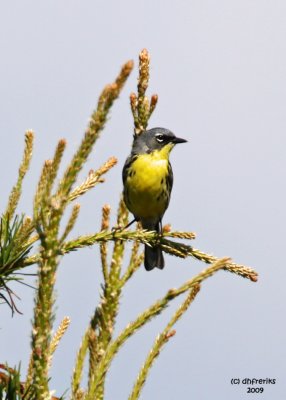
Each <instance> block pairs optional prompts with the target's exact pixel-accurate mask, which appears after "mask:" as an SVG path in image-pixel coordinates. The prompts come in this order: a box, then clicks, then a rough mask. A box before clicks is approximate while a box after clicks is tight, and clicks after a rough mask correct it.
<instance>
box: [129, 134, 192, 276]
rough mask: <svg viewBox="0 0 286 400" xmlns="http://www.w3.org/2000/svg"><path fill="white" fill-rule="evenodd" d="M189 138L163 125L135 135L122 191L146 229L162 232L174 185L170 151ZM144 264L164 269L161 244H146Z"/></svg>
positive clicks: (147, 266)
mask: <svg viewBox="0 0 286 400" xmlns="http://www.w3.org/2000/svg"><path fill="white" fill-rule="evenodd" d="M186 141H187V140H185V139H181V138H178V137H176V136H175V135H174V134H173V133H172V132H171V131H169V130H168V129H164V128H153V129H150V130H146V131H143V132H142V133H141V134H140V135H136V136H135V137H134V141H133V145H132V150H131V154H130V156H129V157H128V158H127V160H126V162H125V164H124V167H123V171H122V175H123V184H124V191H123V193H124V200H125V203H126V206H127V208H128V209H129V211H131V212H132V214H133V215H134V218H135V221H140V222H141V224H142V227H143V229H148V230H150V231H157V232H158V233H161V232H162V217H163V215H164V213H165V211H166V209H167V208H168V205H169V201H170V196H171V191H172V186H173V171H172V167H171V164H170V162H169V155H170V151H171V150H172V149H173V147H174V146H175V145H176V144H177V143H185V142H186ZM144 265H145V268H146V270H147V271H150V270H152V269H153V268H155V267H157V268H160V269H163V268H164V258H163V253H162V250H161V248H160V247H159V245H154V246H153V247H150V246H148V245H145V261H144Z"/></svg>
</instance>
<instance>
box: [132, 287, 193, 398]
mask: <svg viewBox="0 0 286 400" xmlns="http://www.w3.org/2000/svg"><path fill="white" fill-rule="evenodd" d="M199 290H200V285H199V284H197V285H194V286H193V288H192V289H191V290H190V291H189V294H188V296H187V298H186V299H185V300H184V302H183V303H182V304H181V305H180V307H179V308H178V309H177V310H176V312H175V314H174V315H173V316H172V318H171V320H170V322H169V323H168V325H167V326H166V328H165V329H164V330H163V332H162V333H161V334H160V335H158V336H157V338H156V340H155V343H154V344H153V347H152V349H151V351H150V353H149V354H148V356H147V358H146V360H145V362H144V364H143V366H142V368H141V370H140V372H139V375H138V377H137V379H136V382H135V384H134V386H133V389H132V393H131V394H130V396H129V398H128V399H129V400H137V399H139V396H140V394H141V391H142V388H143V386H144V384H145V382H146V379H147V376H148V374H149V372H150V369H151V368H152V366H153V364H154V361H155V360H156V358H157V357H158V356H159V355H160V352H161V350H162V348H163V346H164V345H165V344H166V343H167V342H168V341H169V340H170V338H171V337H173V336H174V335H175V334H176V331H175V330H172V328H173V326H174V325H175V323H176V322H177V321H178V320H179V319H180V318H181V317H182V315H183V314H184V313H185V312H186V311H187V310H188V308H189V306H190V305H191V303H192V302H193V300H194V299H195V297H196V295H197V294H198V292H199Z"/></svg>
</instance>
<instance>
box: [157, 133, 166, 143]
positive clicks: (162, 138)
mask: <svg viewBox="0 0 286 400" xmlns="http://www.w3.org/2000/svg"><path fill="white" fill-rule="evenodd" d="M156 140H157V142H158V143H162V142H163V141H164V135H162V134H161V133H158V134H157V135H156Z"/></svg>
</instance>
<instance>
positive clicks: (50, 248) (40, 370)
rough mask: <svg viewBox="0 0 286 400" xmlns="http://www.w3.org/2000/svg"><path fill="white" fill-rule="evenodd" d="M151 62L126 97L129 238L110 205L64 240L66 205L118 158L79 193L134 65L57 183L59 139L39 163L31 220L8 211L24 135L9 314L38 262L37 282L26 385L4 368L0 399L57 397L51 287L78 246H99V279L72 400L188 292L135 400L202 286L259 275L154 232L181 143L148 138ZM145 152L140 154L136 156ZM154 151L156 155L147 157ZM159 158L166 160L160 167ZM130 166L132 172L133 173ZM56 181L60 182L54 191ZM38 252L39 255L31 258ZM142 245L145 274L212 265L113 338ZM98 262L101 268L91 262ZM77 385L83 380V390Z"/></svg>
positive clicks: (2, 274)
mask: <svg viewBox="0 0 286 400" xmlns="http://www.w3.org/2000/svg"><path fill="white" fill-rule="evenodd" d="M149 62H150V57H149V54H148V52H147V51H146V50H143V51H142V52H141V53H140V57H139V78H138V86H137V88H138V90H137V94H135V93H133V94H131V96H130V102H131V110H132V114H133V117H134V127H135V128H134V142H135V144H134V146H135V149H136V152H134V155H136V156H137V153H138V154H139V157H135V158H134V159H132V160H131V161H132V162H131V164H130V165H129V166H128V165H127V167H126V168H127V169H125V174H126V176H127V178H126V179H127V180H128V179H129V175H131V177H130V180H129V181H128V182H127V180H125V188H124V197H121V199H120V201H119V207H118V212H117V222H116V223H117V226H120V227H126V225H127V224H128V220H129V211H128V209H127V207H128V208H129V209H130V211H132V213H133V214H134V215H135V218H136V219H137V220H139V221H141V224H140V223H138V224H137V225H136V228H135V229H134V230H130V229H116V230H113V229H112V228H111V223H110V219H111V208H110V206H109V205H104V206H103V208H102V221H101V228H100V230H99V231H98V232H95V233H93V234H90V235H81V236H79V237H76V238H74V239H70V234H71V232H72V230H73V227H74V225H75V223H76V221H77V218H78V215H79V212H80V206H79V204H74V203H73V202H74V201H75V200H78V199H79V198H80V196H82V195H84V194H85V193H86V192H87V191H89V190H90V189H92V188H93V187H95V186H96V185H98V184H99V183H102V182H103V175H104V174H106V173H107V172H108V171H109V170H110V168H112V167H113V166H114V165H115V164H116V159H115V157H111V158H109V159H108V160H107V162H106V163H105V164H104V165H103V166H101V167H100V168H98V169H97V170H95V171H91V172H90V173H89V174H88V176H87V178H86V179H85V180H84V181H83V182H82V183H80V184H77V186H76V182H77V180H78V175H79V172H80V171H81V170H82V169H83V168H84V166H85V164H86V161H87V158H88V156H89V155H90V154H91V151H92V149H93V147H94V145H95V143H96V141H97V139H98V138H99V134H100V132H101V131H102V129H103V127H104V125H105V123H106V121H107V117H108V113H109V110H110V108H111V106H112V104H113V102H114V101H115V99H116V98H117V97H118V96H119V93H120V92H121V89H122V88H123V86H124V83H125V81H126V79H127V78H128V76H129V74H130V72H131V70H132V67H133V63H132V62H131V61H129V62H127V63H126V64H125V65H124V66H123V68H122V69H121V71H120V73H119V75H118V77H117V78H116V80H115V81H114V83H112V84H111V85H107V86H106V87H105V88H104V90H103V92H102V93H101V95H100V97H99V100H98V105H97V108H96V110H95V112H94V113H93V114H92V116H91V120H90V123H89V125H88V128H87V130H86V131H85V133H84V136H83V139H82V142H81V144H80V146H79V148H78V149H77V151H76V153H75V155H74V156H73V157H72V159H71V161H70V163H69V165H68V166H67V168H66V170H65V172H64V174H63V176H62V177H59V176H58V175H59V166H60V163H61V160H62V156H63V153H64V151H65V147H66V141H65V140H60V141H59V143H58V145H57V147H56V150H55V153H54V155H53V157H52V158H51V159H50V160H47V161H46V162H45V163H44V165H43V168H42V171H41V174H40V179H39V182H38V185H37V187H36V191H35V195H34V204H33V217H25V216H23V217H21V218H20V217H15V212H16V208H17V205H18V201H19V198H20V195H21V190H22V181H23V178H24V176H25V174H26V172H27V170H28V167H29V163H30V159H31V155H32V148H33V137H34V135H33V133H32V132H31V131H29V132H27V134H26V146H25V151H24V158H23V161H22V164H21V166H20V169H19V176H18V180H17V182H16V184H15V186H14V187H13V189H12V192H11V195H10V197H9V201H8V205H7V208H6V211H5V212H4V213H3V215H2V219H1V230H0V239H1V248H0V251H1V258H0V295H1V298H2V300H4V301H6V302H7V303H8V304H10V306H11V308H12V310H15V298H14V297H13V293H14V292H12V291H11V289H10V287H9V285H10V283H11V281H12V280H15V279H16V280H19V274H25V273H27V272H26V271H28V267H29V266H30V265H32V264H37V266H38V271H37V276H38V282H37V290H36V291H35V307H34V316H33V321H32V334H31V336H32V340H31V357H30V362H29V367H28V371H27V373H26V377H24V378H23V379H20V373H18V371H17V370H12V369H9V368H8V367H7V366H4V367H3V366H2V367H1V368H2V371H1V372H0V400H4V399H5V398H7V397H5V396H6V395H7V396H11V397H10V398H13V399H14V398H15V399H25V400H29V399H30V400H31V399H33V400H35V399H37V400H46V399H58V398H59V397H55V396H54V395H52V394H51V392H50V385H51V383H52V382H53V381H52V378H51V377H50V367H51V364H52V357H53V353H54V352H55V350H56V348H57V346H58V344H59V342H60V340H61V338H62V336H63V335H64V333H65V331H66V329H67V328H68V326H69V322H70V321H69V318H64V320H63V321H62V323H61V324H60V326H59V328H58V329H57V330H56V333H55V334H52V332H53V329H54V326H53V322H54V318H55V307H54V305H55V302H56V298H55V294H54V287H55V282H56V278H57V269H58V267H59V263H60V260H61V258H62V257H63V256H65V254H67V253H71V252H73V251H77V250H79V249H80V248H83V247H88V246H93V245H98V246H99V248H100V260H101V273H102V282H101V285H99V287H98V290H100V301H99V304H97V305H96V306H95V310H94V313H93V316H92V318H91V320H90V322H89V324H88V327H87V329H86V331H85V332H84V334H83V338H82V342H81V344H80V347H79V350H78V352H77V355H76V356H75V365H74V367H72V366H66V368H67V369H68V368H69V370H70V374H71V375H72V382H71V390H70V393H69V397H70V398H71V399H72V400H83V399H84V400H94V399H99V400H100V399H104V393H105V385H106V375H107V372H109V369H110V365H111V363H112V361H113V359H114V357H115V356H116V354H117V353H118V351H120V349H121V347H122V346H123V344H124V343H126V341H127V340H128V339H129V338H130V337H131V336H132V335H134V334H135V333H136V332H137V331H138V330H139V329H140V328H143V327H144V325H146V324H147V323H148V322H149V321H151V320H152V319H153V318H154V317H156V316H158V315H159V314H160V313H161V312H162V311H163V310H164V309H165V308H166V307H167V306H168V305H169V304H170V302H172V300H174V299H175V298H177V297H178V296H180V295H183V294H185V298H184V300H183V302H182V303H181V305H180V307H179V308H178V309H177V310H176V311H175V312H174V314H173V316H172V317H171V319H170V321H169V323H168V324H167V325H166V327H165V328H164V330H163V331H162V332H161V333H160V334H159V335H158V336H157V338H156V339H155V341H154V343H153V346H152V348H151V350H150V352H149V353H148V354H147V356H146V359H145V361H144V363H143V365H142V367H141V369H140V371H139V374H138V376H137V379H136V380H135V382H134V384H133V388H132V390H131V392H130V396H129V399H130V400H135V399H138V398H139V396H140V394H141V392H142V388H143V385H144V383H145V382H146V379H147V376H148V373H149V372H150V369H151V367H152V365H153V363H154V361H155V360H156V358H157V357H158V355H159V354H160V351H161V350H162V348H163V347H164V345H165V344H166V343H167V342H168V341H169V340H170V339H171V338H173V337H174V335H175V333H176V332H175V330H174V325H175V324H176V322H177V321H178V320H179V319H180V318H181V317H182V315H183V314H184V313H185V312H186V310H187V309H188V308H189V306H190V305H191V303H192V302H193V300H194V299H195V297H196V296H197V294H198V292H199V290H200V287H201V285H202V283H203V282H204V280H205V279H207V278H209V277H211V276H212V275H213V274H215V273H216V272H218V271H219V270H226V271H229V272H232V273H234V274H236V275H239V276H242V277H245V278H248V279H250V280H251V281H256V280H257V274H256V272H255V271H254V270H253V269H250V268H247V267H245V266H243V265H238V264H235V263H233V262H232V261H231V260H230V259H229V258H217V257H215V256H212V255H208V254H206V253H204V252H202V251H200V250H197V249H195V248H194V247H193V246H191V245H189V244H186V243H183V242H182V240H183V241H186V240H194V239H195V235H194V233H192V232H181V231H173V230H172V229H171V227H170V226H168V225H166V226H164V227H163V228H162V229H161V228H160V225H161V219H162V215H163V213H164V210H165V209H166V207H167V206H168V201H169V197H170V191H171V175H170V174H171V171H170V169H169V163H168V162H167V161H166V154H168V151H170V150H171V148H172V147H173V145H174V144H175V143H176V142H177V143H178V142H182V139H179V138H177V137H175V136H174V135H173V134H171V133H170V131H166V130H161V128H160V129H159V130H158V128H157V129H155V130H153V131H152V130H151V131H152V132H151V133H150V130H149V131H148V130H147V126H148V121H149V118H150V116H151V114H152V113H153V111H154V109H155V107H156V104H157V100H158V96H157V95H153V96H152V97H151V99H150V100H149V99H148V97H147V96H146V90H147V87H148V80H149ZM144 132H145V133H144ZM146 132H149V133H146ZM144 146H147V147H148V148H149V149H150V150H151V151H150V152H148V151H145V150H146V148H145V147H144ZM142 148H143V149H144V151H140V149H141V150H142ZM154 148H155V150H154ZM138 149H139V150H138ZM137 150H138V151H137ZM154 151H156V152H157V153H154ZM152 152H153V153H154V154H153V155H152V156H151V158H148V157H149V155H150V154H152ZM146 154H147V156H146ZM162 154H165V156H164V157H165V158H164V157H163V162H161V161H162ZM140 155H143V158H144V157H145V161H144V160H143V161H142V158H141V161H140ZM146 157H147V158H146ZM146 159H147V162H146ZM164 160H165V161H164ZM157 161H159V164H160V163H161V164H164V166H163V169H162V170H163V174H165V175H164V179H165V181H164V180H163V182H162V183H161V180H162V177H161V179H160V180H159V184H158V180H157V181H156V179H155V186H156V182H157V188H156V193H154V192H148V190H146V185H147V186H148V182H147V183H146V181H144V169H145V168H148V166H149V164H151V166H152V168H153V167H154V165H155V166H156V162H157ZM135 162H137V163H138V164H136V165H135V166H134V163H135ZM140 163H141V166H140ZM127 164H128V163H127ZM142 168H143V169H142ZM142 171H143V173H142ZM158 171H159V170H158ZM158 171H157V172H158ZM134 172H135V176H136V175H139V178H135V177H134ZM159 172H160V173H161V172H162V171H159ZM140 174H141V177H143V181H144V182H143V187H144V185H145V190H143V192H145V195H146V197H145V199H144V196H142V193H141V195H140V193H139V195H138V187H139V189H140ZM58 178H60V179H58ZM153 178H154V177H153ZM136 179H138V180H136ZM151 180H152V177H151ZM56 182H59V183H58V184H56ZM134 188H135V189H134ZM139 192H140V191H139ZM146 192H147V194H146ZM165 192H166V194H165ZM154 196H155V199H156V201H155V202H154ZM141 197H142V198H141ZM146 198H147V201H148V199H149V201H150V202H151V203H152V204H151V207H149V209H148V207H146V203H145V202H146ZM157 198H158V200H157ZM124 199H125V201H124ZM150 199H151V200H150ZM126 203H127V204H126ZM135 203H138V204H135ZM126 206H127V207H126ZM68 207H70V209H71V210H70V216H69V218H68V220H67V222H66V224H65V225H63V217H64V215H65V213H66V211H67V208H68ZM144 209H147V211H146V214H144V212H145V211H144ZM152 213H153V214H152ZM151 214H152V215H151ZM127 241H129V242H132V248H131V252H130V254H129V253H128V254H129V256H128V259H126V257H127V256H126V254H125V250H126V242H127ZM37 244H38V246H39V247H38V249H39V250H38V251H35V250H34V249H35V247H36V245H37ZM142 244H143V245H145V246H146V248H147V249H148V250H147V252H146V251H145V267H146V269H152V268H153V267H154V266H156V267H159V268H160V267H162V266H163V265H164V264H163V258H162V253H163V252H164V253H167V254H170V255H172V256H175V257H180V258H186V259H187V258H189V257H191V258H195V259H197V260H200V261H203V262H204V263H207V264H210V265H208V266H207V268H206V269H204V270H203V271H202V272H201V273H199V274H198V275H196V276H194V277H191V278H190V279H188V280H187V281H186V282H183V283H182V284H181V285H180V286H179V287H178V288H172V289H169V290H168V291H167V292H166V294H165V295H164V296H163V297H162V298H160V299H159V300H157V301H154V303H153V304H151V305H150V306H149V307H148V308H146V309H145V310H144V311H142V312H141V313H140V314H139V315H138V316H137V317H136V318H135V319H134V320H133V321H131V322H130V323H129V324H127V326H126V327H125V328H124V329H122V331H121V332H119V333H117V334H115V330H114V328H115V323H116V321H117V319H118V315H119V313H120V299H121V298H122V296H123V294H124V289H125V285H126V284H127V282H130V281H131V280H132V278H133V276H134V275H135V274H136V272H137V271H138V270H139V268H140V266H141V265H142V263H143V262H144V252H142V246H141V245H142ZM149 249H152V250H149ZM33 251H34V254H33V253H32V252H33ZM146 254H147V261H146ZM95 264H96V265H98V263H95ZM188 265H190V263H189V261H186V267H187V266H188ZM98 273H99V271H98ZM162 273H164V272H162ZM21 279H23V275H21ZM81 279H82V281H83V282H84V279H85V276H84V273H83V269H82V266H81ZM23 282H24V280H23ZM24 283H25V282H24ZM75 302H76V299H75ZM89 313H90V311H89V310H87V315H88V314H89ZM71 329H72V328H71ZM8 362H9V360H8ZM86 362H87V363H88V376H87V379H83V374H84V366H85V365H86ZM3 365H4V364H3ZM83 382H86V384H84V383H83ZM7 393H8V394H7ZM12 396H13V397H12ZM17 396H18V397H17Z"/></svg>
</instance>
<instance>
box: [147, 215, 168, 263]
mask: <svg viewBox="0 0 286 400" xmlns="http://www.w3.org/2000/svg"><path fill="white" fill-rule="evenodd" d="M142 226H143V228H144V229H148V230H150V231H156V232H158V233H161V230H162V228H161V222H158V223H157V224H156V225H155V226H154V224H147V223H142ZM144 265H145V269H146V270H147V271H151V270H152V269H154V268H159V269H163V268H164V265H165V262H164V257H163V252H162V250H161V247H160V246H156V245H155V246H153V247H151V246H147V245H145V257H144Z"/></svg>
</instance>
